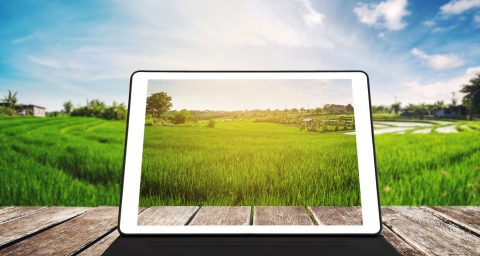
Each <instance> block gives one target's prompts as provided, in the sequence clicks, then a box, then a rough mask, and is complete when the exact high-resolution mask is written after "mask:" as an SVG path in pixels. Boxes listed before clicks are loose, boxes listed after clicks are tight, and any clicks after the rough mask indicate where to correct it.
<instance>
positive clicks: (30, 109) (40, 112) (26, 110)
mask: <svg viewBox="0 0 480 256" xmlns="http://www.w3.org/2000/svg"><path fill="white" fill-rule="evenodd" d="M0 107H5V108H8V104H7V103H5V102H0ZM15 112H16V113H17V115H22V116H45V115H46V113H47V112H46V109H45V107H42V106H37V105H32V104H28V105H24V104H18V105H16V106H15Z"/></svg>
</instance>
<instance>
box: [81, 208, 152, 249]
mask: <svg viewBox="0 0 480 256" xmlns="http://www.w3.org/2000/svg"><path fill="white" fill-rule="evenodd" d="M144 211H145V208H139V209H138V213H139V214H142V212H144ZM119 236H120V233H119V232H118V229H115V230H113V231H112V232H110V233H108V234H107V235H106V236H104V237H103V238H102V239H100V240H98V241H96V242H95V243H94V244H92V245H90V246H89V247H88V248H86V249H85V250H83V251H81V252H80V253H79V254H78V255H84V256H85V255H89V256H90V255H99V256H100V255H102V254H103V253H104V252H105V251H106V250H107V249H108V247H110V245H111V244H112V243H113V242H115V240H116V239H117V238H118V237H119Z"/></svg>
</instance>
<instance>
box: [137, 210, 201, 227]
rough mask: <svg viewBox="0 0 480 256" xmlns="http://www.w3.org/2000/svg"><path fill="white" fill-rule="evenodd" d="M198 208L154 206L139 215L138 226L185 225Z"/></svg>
mask: <svg viewBox="0 0 480 256" xmlns="http://www.w3.org/2000/svg"><path fill="white" fill-rule="evenodd" d="M197 210H198V206H154V207H150V208H148V209H147V210H145V212H143V213H142V214H140V215H139V217H138V225H172V226H173V225H185V224H187V223H188V221H189V220H190V219H191V218H192V216H193V215H194V214H195V212H197Z"/></svg>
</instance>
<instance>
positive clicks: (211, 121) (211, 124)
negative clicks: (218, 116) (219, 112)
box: [207, 119, 217, 128]
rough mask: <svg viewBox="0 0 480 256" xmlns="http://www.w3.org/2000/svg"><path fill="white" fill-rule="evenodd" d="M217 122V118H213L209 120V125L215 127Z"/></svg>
mask: <svg viewBox="0 0 480 256" xmlns="http://www.w3.org/2000/svg"><path fill="white" fill-rule="evenodd" d="M216 124H217V122H216V121H215V120H213V119H211V120H209V121H208V124H207V126H208V127H210V128H215V125H216Z"/></svg>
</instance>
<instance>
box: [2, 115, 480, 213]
mask: <svg viewBox="0 0 480 256" xmlns="http://www.w3.org/2000/svg"><path fill="white" fill-rule="evenodd" d="M222 125H223V123H222V122H219V123H218V124H217V127H216V128H213V129H208V128H204V129H203V132H205V134H204V135H205V136H204V137H207V138H208V136H213V135H212V134H208V133H212V132H214V130H215V129H220V128H222V127H221V126H222ZM239 125H240V124H239ZM268 125H273V124H268ZM268 125H267V127H265V129H267V130H268V131H269V132H271V131H272V129H273V128H272V127H270V126H268ZM454 125H455V128H456V130H457V132H456V133H440V132H436V131H435V130H436V127H437V126H435V128H434V129H433V131H431V132H429V133H414V132H413V131H411V130H409V131H406V132H405V133H404V134H395V133H393V134H392V133H385V134H378V135H376V136H375V140H376V149H377V162H378V177H379V189H380V196H381V203H382V204H383V205H480V196H479V195H480V123H479V122H467V121H461V122H455V123H454ZM275 127H276V128H275V129H279V130H278V131H276V132H278V134H277V136H271V137H270V138H265V137H264V135H265V133H264V132H265V131H264V130H262V129H258V130H257V131H251V132H252V133H253V135H254V137H253V138H251V139H248V138H247V136H241V135H245V134H242V133H240V134H238V136H236V137H235V138H236V140H238V141H239V142H241V144H246V143H250V144H251V145H252V146H253V145H256V144H262V145H263V144H264V143H261V142H262V140H263V139H270V140H271V144H268V145H264V147H266V148H265V149H270V148H269V147H271V148H273V150H277V151H276V153H277V154H274V156H275V157H278V156H279V155H280V154H282V153H287V152H288V151H289V149H290V148H283V150H280V149H277V147H276V146H277V145H278V144H279V143H280V144H281V143H285V142H290V143H291V144H289V145H292V147H293V146H295V143H296V140H298V138H296V139H294V138H295V136H293V133H297V132H298V129H297V128H295V129H294V130H289V129H284V128H285V127H281V126H280V127H281V128H282V129H280V128H279V126H275ZM155 128H159V127H149V128H148V129H150V131H149V130H148V129H147V133H151V135H152V137H155V136H159V135H157V134H156V132H155ZM165 128H168V129H165V131H162V133H164V135H166V137H165V138H170V139H169V140H165V143H170V144H167V145H172V144H173V143H177V144H183V145H186V149H189V150H192V152H196V151H199V148H198V143H201V142H202V141H198V142H197V141H193V142H192V140H193V139H194V138H195V134H190V133H186V135H188V136H185V137H183V138H179V139H178V140H179V141H176V140H174V139H173V138H174V137H175V131H178V130H179V129H180V130H181V129H183V130H188V129H192V128H188V127H165ZM199 128H200V127H199ZM223 128H225V130H226V133H225V134H227V133H228V129H227V127H223ZM223 128H222V129H223ZM247 128H248V127H247ZM173 129H176V130H173ZM275 129H274V130H275ZM416 129H417V128H415V129H414V130H416ZM418 129H423V128H418ZM124 131H125V122H118V121H105V120H102V119H96V118H73V117H52V118H33V117H31V118H25V117H13V118H12V117H0V195H1V196H0V205H77V206H97V205H118V203H119V194H120V180H121V174H122V164H123V143H124ZM225 134H224V135H225ZM250 135H252V134H250ZM302 135H303V136H304V138H301V139H300V140H301V141H311V139H315V136H316V135H320V134H316V133H311V132H304V133H303V134H302ZM322 135H329V136H331V137H332V138H331V140H332V143H333V141H334V137H337V136H340V135H342V136H343V137H351V138H353V137H354V136H347V135H343V134H322ZM303 136H302V137H303ZM227 137H228V136H225V137H223V138H222V141H224V143H220V142H219V141H220V140H219V141H217V142H216V143H214V144H212V146H213V148H214V149H215V150H212V152H211V153H212V154H211V155H217V157H218V155H219V154H220V153H221V152H224V150H227V149H228V150H231V151H225V152H224V153H225V155H226V154H227V153H228V155H232V156H233V154H231V153H235V152H236V153H238V154H240V153H244V157H243V158H241V157H239V158H238V160H237V158H236V157H235V159H228V158H220V159H224V160H228V161H230V160H235V161H236V165H235V166H238V168H241V167H244V166H248V165H249V164H251V163H249V161H247V160H246V159H247V158H252V159H256V160H261V159H269V160H270V158H268V157H267V156H266V155H264V154H262V152H263V151H262V150H259V151H258V152H257V151H247V150H246V149H244V150H243V151H242V150H240V149H238V148H237V149H235V148H233V149H232V148H230V149H229V146H228V145H230V144H228V143H231V142H233V138H227ZM248 137H250V136H248ZM203 142H205V141H203ZM203 142H202V143H203ZM157 143H158V142H157ZM146 144H148V145H149V146H151V147H152V150H150V152H153V150H155V148H156V147H157V149H158V147H160V146H161V145H159V144H156V143H155V141H154V140H152V141H147V142H146ZM250 144H249V145H250ZM298 145H300V144H298ZM298 145H297V147H298ZM300 150H301V149H300ZM313 150H316V149H313ZM148 151H149V150H147V151H146V152H145V154H149V153H148ZM182 152H183V151H182V150H180V148H175V147H173V148H172V149H170V150H165V149H164V153H165V157H164V158H163V159H164V160H161V161H170V162H171V161H173V158H174V156H175V154H185V153H184V152H183V153H182ZM301 152H303V151H301ZM313 152H316V153H318V154H319V155H321V154H325V152H329V150H328V149H327V150H326V151H321V152H322V153H319V152H320V150H318V151H313ZM247 153H248V154H247ZM220 155H221V154H220ZM287 155H288V154H287ZM224 157H226V156H224ZM275 157H272V158H271V160H272V161H270V162H269V161H266V166H267V167H269V166H270V167H271V168H273V167H274V164H273V163H274V160H275ZM296 157H297V159H302V158H305V156H304V155H303V156H302V155H300V156H296ZM318 157H319V159H320V157H321V156H318ZM176 159H177V161H176V162H174V164H175V165H177V166H178V165H181V164H184V165H185V166H189V167H190V169H184V170H178V171H179V172H180V173H179V174H185V175H176V176H174V177H175V178H176V179H181V177H182V176H183V180H184V184H188V183H186V180H192V182H193V180H195V178H197V177H195V176H189V177H185V176H186V175H192V170H193V168H197V166H198V165H200V164H201V162H195V161H193V162H192V161H191V162H188V161H189V160H188V159H184V158H183V157H182V158H178V157H177V158H176ZM214 160H216V161H219V159H218V158H215V159H214ZM152 161H153V160H152ZM277 161H278V159H277ZM214 162H215V161H214ZM187 164H188V165H187ZM333 164H335V163H333ZM292 165H293V163H292ZM308 167H313V168H315V167H316V165H314V163H313V162H312V163H309V164H308V165H306V167H305V169H304V171H306V172H307V173H308V175H306V176H305V177H315V175H318V174H315V172H311V171H310V172H308V171H309V170H307V169H312V168H308ZM209 168H210V167H208V166H206V167H205V169H204V170H207V169H209ZM236 169H237V167H236V168H231V169H225V170H223V172H219V173H216V174H213V173H207V175H209V176H210V177H211V179H210V182H209V183H204V184H203V186H214V185H217V183H221V184H225V185H223V186H224V187H225V188H226V187H227V186H233V187H232V189H238V190H239V191H242V192H243V194H241V196H234V195H233V194H229V193H221V192H220V190H217V191H212V192H211V193H216V194H201V193H198V194H197V196H196V198H192V200H204V199H205V198H207V197H209V196H210V195H214V196H217V198H224V199H219V200H218V202H217V203H221V202H232V201H233V202H240V201H242V200H243V202H245V203H246V204H247V203H248V204H249V203H250V202H253V201H252V200H253V199H247V198H246V197H245V196H246V195H248V193H247V192H248V191H249V189H253V188H255V189H258V192H259V193H263V192H267V193H266V194H265V195H266V196H258V197H256V198H255V199H254V200H257V202H260V203H261V202H265V203H266V202H270V203H272V204H276V203H275V202H271V201H272V200H271V197H270V195H282V196H284V197H285V198H288V200H291V201H290V202H294V201H295V200H297V202H299V201H302V200H303V201H306V200H307V199H306V195H308V194H301V193H300V194H298V193H296V194H295V193H294V192H292V191H295V190H290V185H292V183H291V182H292V180H291V179H289V176H275V174H276V173H275V172H268V173H269V175H265V177H259V176H254V175H255V173H253V172H248V171H247V172H242V175H240V174H235V175H232V174H231V173H226V171H228V170H230V171H232V170H236ZM223 174H225V175H224V176H223V177H222V175H223ZM226 174H228V175H226ZM158 175H160V174H158ZM249 175H250V176H249ZM252 175H253V176H252ZM290 175H291V176H292V175H295V173H293V174H290ZM300 177H301V176H300ZM159 178H160V179H163V182H165V184H168V182H170V183H171V182H174V181H173V180H167V179H165V177H163V178H162V177H159ZM237 178H241V179H242V180H244V181H245V183H244V184H241V183H240V182H235V180H234V179H237ZM296 178H297V179H298V177H296ZM275 179H278V180H280V183H279V184H278V186H277V187H272V186H270V187H269V188H270V190H267V187H268V186H267V187H259V186H255V185H256V184H262V183H263V184H266V183H267V184H268V183H269V182H270V183H271V182H272V181H273V180H275ZM305 182H307V183H308V182H311V181H310V180H306V181H305ZM180 184H181V183H180ZM192 184H193V183H192ZM248 184H249V185H248ZM310 184H314V185H315V184H316V185H315V186H319V185H318V183H313V182H312V183H310ZM247 185H248V186H247ZM192 187H193V186H192ZM199 188H200V187H199ZM155 189H160V190H161V189H165V188H155V187H154V188H153V192H154V190H155ZM182 189H185V188H184V187H181V186H173V187H172V188H171V191H166V193H165V194H164V195H165V196H164V197H163V199H162V201H163V202H165V203H167V202H169V203H178V202H180V200H185V197H184V198H182V197H181V196H179V194H174V193H173V192H174V190H177V191H179V190H182ZM275 189H276V190H275ZM185 191H187V192H188V191H189V190H187V189H186V190H185ZM226 191H227V190H226ZM190 192H194V190H193V189H192V190H190ZM273 192H275V193H273ZM307 192H308V191H307ZM146 193H148V191H147V192H146ZM317 194H318V193H317ZM242 197H243V198H242ZM269 198H270V199H269ZM310 198H311V197H310ZM149 200H150V199H148V196H147V197H145V198H144V199H143V200H142V203H143V204H149V203H152V201H149ZM269 200H271V201H269ZM204 202H205V203H212V204H213V202H207V201H204ZM278 204H280V202H278Z"/></svg>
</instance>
